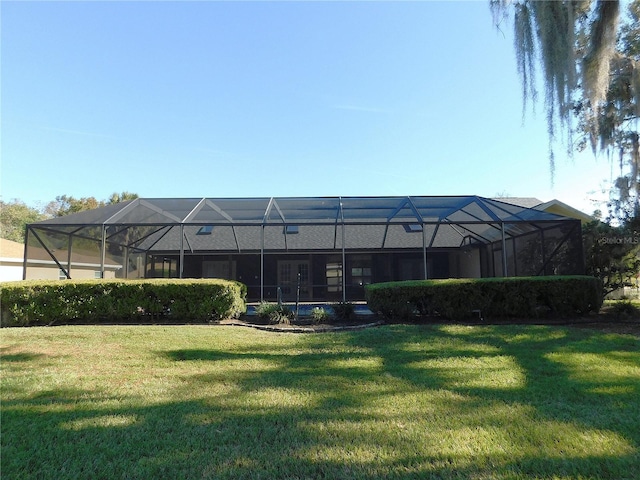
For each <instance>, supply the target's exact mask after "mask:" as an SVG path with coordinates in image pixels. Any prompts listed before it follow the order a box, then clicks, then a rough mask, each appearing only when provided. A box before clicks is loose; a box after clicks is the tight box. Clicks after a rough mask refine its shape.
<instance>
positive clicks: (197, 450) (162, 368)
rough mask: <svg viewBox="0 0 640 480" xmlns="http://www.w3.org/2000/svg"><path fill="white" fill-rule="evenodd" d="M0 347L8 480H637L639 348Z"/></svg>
mask: <svg viewBox="0 0 640 480" xmlns="http://www.w3.org/2000/svg"><path fill="white" fill-rule="evenodd" d="M0 347H1V350H0V352H1V354H2V358H1V369H2V372H1V373H2V390H1V398H2V419H1V420H2V445H1V447H2V450H1V455H2V464H1V468H2V471H1V475H2V478H3V480H4V479H15V478H38V479H56V480H59V479H81V478H86V479H100V478H104V479H112V478H130V479H139V478H145V479H146V478H153V479H160V478H166V479H201V478H212V479H242V478H255V479H320V478H323V479H325V478H326V479H379V478H398V479H400V478H402V479H405V478H416V479H418V478H419V479H424V478H469V479H476V480H477V479H518V478H527V479H529V478H558V479H584V478H593V479H607V478H611V479H624V478H638V475H640V474H639V473H638V472H639V471H640V339H638V338H637V337H633V336H624V335H615V334H603V333H598V332H595V331H591V330H582V329H571V328H557V327H542V326H478V327H468V326H455V325H442V326H415V325H392V326H384V327H378V328H371V329H366V330H360V331H350V332H340V333H324V334H307V335H295V334H279V333H270V332H261V331H257V330H253V329H247V328H241V327H223V326H131V327H130V326H70V327H50V328H46V327H45V328H21V329H18V328H16V329H3V330H1V331H0Z"/></svg>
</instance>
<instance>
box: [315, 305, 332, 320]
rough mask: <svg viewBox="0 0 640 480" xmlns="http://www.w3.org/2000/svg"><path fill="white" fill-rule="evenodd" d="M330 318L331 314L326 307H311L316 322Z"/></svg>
mask: <svg viewBox="0 0 640 480" xmlns="http://www.w3.org/2000/svg"><path fill="white" fill-rule="evenodd" d="M329 318H331V314H330V313H329V312H327V311H326V310H325V309H324V307H313V308H312V309H311V319H312V320H313V321H314V322H315V323H321V322H326V321H327V320H329Z"/></svg>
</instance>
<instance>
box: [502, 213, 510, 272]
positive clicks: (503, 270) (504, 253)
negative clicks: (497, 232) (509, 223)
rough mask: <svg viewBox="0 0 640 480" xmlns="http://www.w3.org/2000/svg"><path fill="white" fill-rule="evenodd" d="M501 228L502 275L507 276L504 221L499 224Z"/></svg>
mask: <svg viewBox="0 0 640 480" xmlns="http://www.w3.org/2000/svg"><path fill="white" fill-rule="evenodd" d="M500 226H501V229H502V276H503V277H508V276H509V274H508V272H507V240H506V238H505V234H504V222H502V223H501V224H500Z"/></svg>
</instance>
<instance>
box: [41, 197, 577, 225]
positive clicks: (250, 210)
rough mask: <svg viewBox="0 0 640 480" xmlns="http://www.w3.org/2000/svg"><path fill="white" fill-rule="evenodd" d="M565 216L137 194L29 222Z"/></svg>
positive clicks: (465, 205)
mask: <svg viewBox="0 0 640 480" xmlns="http://www.w3.org/2000/svg"><path fill="white" fill-rule="evenodd" d="M563 219H565V217H561V216H558V215H554V214H551V213H547V212H543V211H540V210H535V209H531V208H526V207H523V206H518V205H514V204H510V203H507V202H504V201H500V200H496V199H489V198H484V197H479V196H473V195H472V196H402V197H401V196H393V197H392V196H388V197H270V198H269V197H262V198H137V199H135V200H130V201H127V202H122V203H116V204H112V205H107V206H105V207H101V208H97V209H94V210H87V211H84V212H80V213H76V214H72V215H67V216H64V217H58V218H52V219H49V220H44V221H41V222H37V223H36V224H33V225H34V226H40V225H42V226H51V227H54V226H75V225H77V226H81V225H82V226H88V225H105V226H109V225H167V226H169V225H272V224H284V225H296V224H315V225H321V224H336V223H346V224H363V225H366V224H390V223H399V224H407V223H421V224H440V223H451V224H473V223H496V222H514V223H518V222H531V221H557V220H563Z"/></svg>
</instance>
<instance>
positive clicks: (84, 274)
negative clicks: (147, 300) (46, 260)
mask: <svg viewBox="0 0 640 480" xmlns="http://www.w3.org/2000/svg"><path fill="white" fill-rule="evenodd" d="M99 271H100V269H99V268H98V269H94V268H72V269H71V271H70V272H69V274H70V275H71V278H72V279H73V280H91V279H95V278H96V272H99ZM104 278H116V272H115V271H114V270H105V272H104ZM59 279H60V269H59V268H58V266H57V265H56V266H55V267H45V266H38V267H35V266H33V267H32V266H29V267H28V268H27V280H59ZM20 280H22V269H21V272H20Z"/></svg>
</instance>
